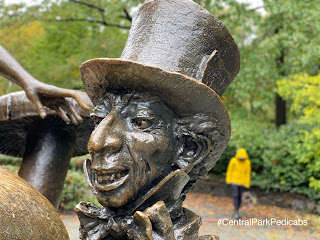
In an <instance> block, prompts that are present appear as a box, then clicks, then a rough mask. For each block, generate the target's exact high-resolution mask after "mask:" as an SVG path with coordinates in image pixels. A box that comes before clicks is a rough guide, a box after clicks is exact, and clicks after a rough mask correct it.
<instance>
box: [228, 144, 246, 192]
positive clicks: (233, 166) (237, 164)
mask: <svg viewBox="0 0 320 240" xmlns="http://www.w3.org/2000/svg"><path fill="white" fill-rule="evenodd" d="M239 158H244V160H239ZM250 175H251V163H250V160H249V157H248V153H247V150H246V149H244V148H240V149H239V150H238V151H237V154H236V156H235V157H233V158H231V160H230V162H229V165H228V169H227V176H226V183H227V184H230V183H234V184H237V185H242V186H245V187H246V188H249V187H250Z"/></svg>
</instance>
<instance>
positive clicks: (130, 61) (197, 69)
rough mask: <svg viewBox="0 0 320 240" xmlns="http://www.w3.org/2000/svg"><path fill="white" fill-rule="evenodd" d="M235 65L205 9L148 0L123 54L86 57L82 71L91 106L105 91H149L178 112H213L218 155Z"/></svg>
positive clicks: (226, 38)
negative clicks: (226, 92)
mask: <svg viewBox="0 0 320 240" xmlns="http://www.w3.org/2000/svg"><path fill="white" fill-rule="evenodd" d="M239 66H240V56H239V51H238V48H237V45H236V43H235V42H234V40H233V38H232V36H231V35H230V33H229V31H228V30H227V28H226V27H225V26H224V25H223V24H222V23H221V22H220V21H219V20H218V19H216V18H214V17H213V16H212V15H211V14H210V13H209V12H208V11H207V10H205V9H203V8H202V7H200V6H199V5H198V4H196V3H194V2H193V1H192V0H150V1H147V2H146V3H144V4H143V5H142V6H141V7H140V9H139V11H138V13H137V15H136V16H135V18H134V19H133V23H132V27H131V30H130V33H129V37H128V40H127V43H126V46H125V48H124V50H123V53H122V55H121V58H120V59H112V58H97V59H91V60H88V61H86V62H84V63H83V64H82V66H81V68H80V73H81V77H82V79H83V83H84V88H85V90H86V92H87V94H88V96H89V98H90V99H91V100H92V102H93V103H94V105H96V104H97V102H98V101H99V100H100V99H101V97H103V95H104V94H105V93H106V91H107V90H108V89H116V90H117V89H121V90H132V91H140V92H144V91H148V92H151V93H154V94H156V95H159V96H160V97H161V98H162V100H163V102H164V103H165V104H167V105H168V106H170V107H171V108H172V110H173V111H174V112H175V113H177V114H178V115H180V116H185V115H189V114H197V113H205V114H211V115H213V116H214V117H215V118H216V120H217V122H218V124H219V127H220V128H221V129H219V130H220V137H219V142H218V143H215V144H217V145H218V149H222V150H220V151H219V152H221V153H222V152H223V150H224V148H225V147H226V146H227V143H228V141H229V137H230V118H229V115H228V112H227V110H226V108H225V107H224V104H223V103H222V101H221V99H220V96H221V95H222V94H223V92H224V90H225V89H226V88H227V86H228V85H229V84H230V83H231V81H232V80H233V79H234V77H235V76H236V75H237V73H238V72H239ZM221 153H220V154H221ZM220 154H218V155H219V156H220Z"/></svg>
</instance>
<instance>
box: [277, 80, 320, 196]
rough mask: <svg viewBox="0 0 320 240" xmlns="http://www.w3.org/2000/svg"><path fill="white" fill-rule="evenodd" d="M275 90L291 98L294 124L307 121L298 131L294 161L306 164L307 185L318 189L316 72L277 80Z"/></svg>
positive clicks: (319, 93) (318, 90)
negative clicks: (305, 126) (300, 134)
mask: <svg viewBox="0 0 320 240" xmlns="http://www.w3.org/2000/svg"><path fill="white" fill-rule="evenodd" d="M278 86H279V89H278V92H279V94H280V95H281V96H283V98H285V99H286V100H290V101H292V104H291V111H292V112H294V113H295V114H296V116H297V121H298V124H304V125H308V126H309V129H310V130H303V131H302V133H303V134H302V138H301V144H300V145H298V146H296V147H297V155H298V156H297V157H298V159H299V160H298V162H300V163H304V164H306V166H307V167H306V171H307V172H308V173H309V175H310V178H309V186H310V187H311V188H314V189H315V190H319V189H320V130H319V124H320V75H317V76H314V77H312V76H308V75H307V74H300V75H294V76H292V77H291V78H289V79H283V80H281V81H278Z"/></svg>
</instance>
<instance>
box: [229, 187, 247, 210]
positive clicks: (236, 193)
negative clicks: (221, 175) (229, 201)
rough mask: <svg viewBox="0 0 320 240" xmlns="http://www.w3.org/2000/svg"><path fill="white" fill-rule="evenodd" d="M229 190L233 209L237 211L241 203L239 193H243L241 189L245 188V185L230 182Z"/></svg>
mask: <svg viewBox="0 0 320 240" xmlns="http://www.w3.org/2000/svg"><path fill="white" fill-rule="evenodd" d="M231 190H232V197H233V205H234V210H236V211H238V210H239V208H240V205H241V195H242V193H243V190H245V187H244V186H241V185H237V184H231Z"/></svg>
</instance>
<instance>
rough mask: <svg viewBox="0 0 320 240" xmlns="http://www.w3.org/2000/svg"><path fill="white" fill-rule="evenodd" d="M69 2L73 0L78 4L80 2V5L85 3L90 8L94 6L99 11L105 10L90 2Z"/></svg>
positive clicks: (77, 0)
mask: <svg viewBox="0 0 320 240" xmlns="http://www.w3.org/2000/svg"><path fill="white" fill-rule="evenodd" d="M69 1H70V2H74V3H78V4H82V5H85V6H87V7H90V8H95V9H97V10H99V11H100V12H104V11H105V10H104V9H103V8H100V7H98V6H96V5H93V4H90V3H86V2H82V1H79V0H69Z"/></svg>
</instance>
